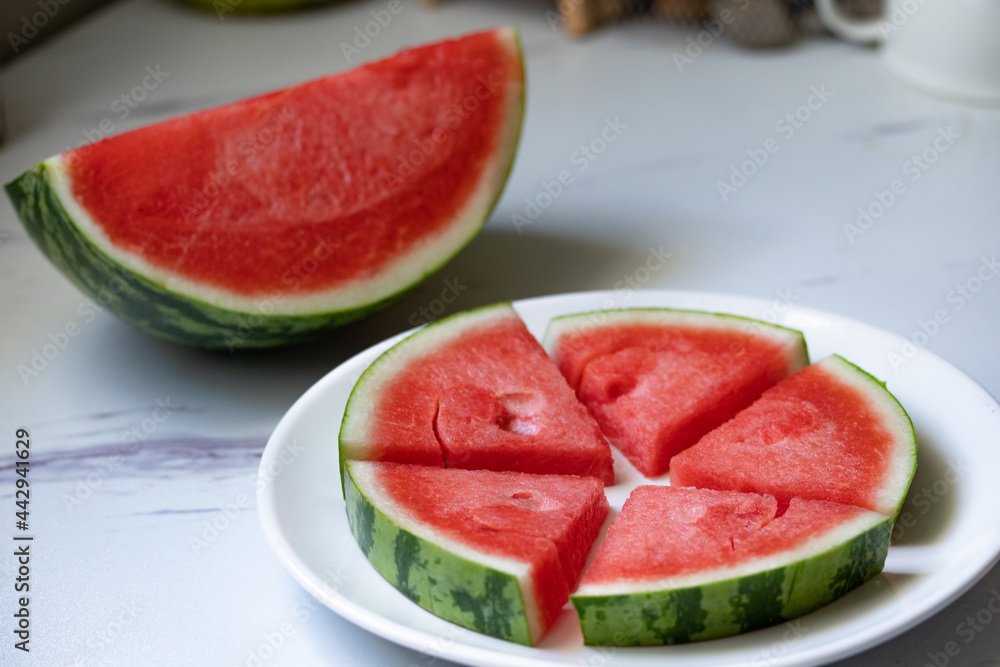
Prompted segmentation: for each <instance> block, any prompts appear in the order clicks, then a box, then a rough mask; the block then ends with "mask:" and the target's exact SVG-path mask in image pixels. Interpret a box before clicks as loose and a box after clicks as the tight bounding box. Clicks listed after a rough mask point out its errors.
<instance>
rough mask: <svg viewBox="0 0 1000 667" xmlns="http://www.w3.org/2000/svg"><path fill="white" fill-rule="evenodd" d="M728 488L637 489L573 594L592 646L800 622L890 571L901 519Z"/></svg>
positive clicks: (676, 640) (706, 636) (669, 641)
mask: <svg viewBox="0 0 1000 667" xmlns="http://www.w3.org/2000/svg"><path fill="white" fill-rule="evenodd" d="M776 512H777V501H776V500H775V499H774V497H773V496H762V495H756V494H746V493H737V492H731V491H729V492H727V491H711V490H703V489H682V488H676V487H665V486H641V487H638V488H636V489H635V490H634V491H633V492H632V495H631V496H630V497H629V499H628V500H627V501H626V502H625V505H624V506H623V507H622V511H621V513H620V514H619V515H618V516H617V517H616V518H615V520H614V522H613V523H612V524H611V526H610V527H609V528H608V533H607V538H606V540H605V541H604V542H603V543H602V544H601V546H600V547H599V548H598V550H597V555H596V556H595V558H594V562H593V564H592V565H591V566H590V568H589V569H588V570H587V572H586V573H585V574H584V577H583V581H582V582H581V583H580V588H579V589H578V590H577V592H576V593H575V594H573V596H572V601H573V605H574V607H575V608H576V610H577V613H578V614H579V616H580V625H581V627H582V629H583V636H584V640H585V642H586V643H587V644H605V645H607V644H610V645H618V646H632V645H647V644H677V643H682V642H688V641H696V640H702V639H712V638H715V637H722V636H726V635H731V634H736V633H739V632H746V631H749V630H754V629H757V628H761V627H766V626H769V625H773V624H775V623H779V622H781V621H784V620H789V619H792V618H796V617H798V616H801V615H803V614H806V613H808V612H810V611H813V610H814V609H816V608H818V607H820V606H822V605H824V604H827V603H829V602H831V601H833V600H835V599H836V598H838V597H840V596H841V595H843V594H845V593H847V592H848V591H850V590H852V589H854V588H856V587H857V586H859V585H861V584H862V583H864V582H865V581H867V580H868V579H870V578H871V577H873V576H875V575H876V574H877V573H878V572H880V571H881V570H882V565H883V563H884V561H885V557H886V552H887V550H888V548H889V535H890V533H891V530H892V519H891V518H889V517H886V516H884V515H882V514H878V513H876V512H870V511H868V510H865V509H861V508H858V507H851V506H848V505H838V504H835V503H830V502H825V501H815V500H800V499H794V500H792V501H791V504H790V505H789V507H788V509H787V511H786V512H785V513H784V514H782V515H780V516H776Z"/></svg>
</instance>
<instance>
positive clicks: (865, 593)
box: [258, 291, 1000, 667]
mask: <svg viewBox="0 0 1000 667" xmlns="http://www.w3.org/2000/svg"><path fill="white" fill-rule="evenodd" d="M514 306H515V308H516V309H517V311H518V312H519V313H520V314H521V316H522V317H523V318H524V320H525V322H526V323H527V324H528V328H529V329H530V330H531V331H532V333H534V334H535V335H536V336H538V337H539V338H541V336H542V335H543V333H544V331H545V327H546V325H547V323H548V321H549V319H550V318H552V317H554V316H557V315H563V314H567V313H575V312H581V311H588V310H598V309H605V308H612V307H625V306H627V307H635V306H668V307H673V308H694V309H701V310H711V311H717V312H726V313H734V314H738V315H745V316H750V317H757V318H762V319H767V320H772V321H777V322H778V323H780V324H784V325H786V326H790V327H793V328H796V329H800V330H802V331H803V332H804V333H805V335H806V341H807V343H808V345H809V351H810V356H811V358H812V359H813V360H814V361H815V360H818V359H820V358H822V357H824V356H826V355H828V354H831V353H834V352H836V353H838V354H841V355H842V356H844V357H846V358H848V359H850V360H851V361H853V362H854V363H856V364H858V365H859V366H861V367H862V368H864V369H865V370H867V371H869V372H870V373H872V374H874V375H875V376H877V377H879V378H881V379H883V380H886V381H887V382H888V388H889V390H890V391H892V392H893V393H894V394H895V395H896V397H897V398H898V399H899V400H900V402H901V403H902V404H903V406H904V407H905V408H906V409H907V411H908V412H909V414H910V417H911V418H912V419H913V423H914V426H915V427H916V431H917V440H918V444H919V447H920V456H919V465H918V470H917V477H916V479H915V480H914V483H913V485H912V487H911V490H910V495H909V497H908V499H907V502H906V504H905V505H904V508H903V512H902V513H901V515H900V521H901V522H902V521H903V520H905V524H904V523H897V530H896V534H897V538H898V539H897V540H896V541H895V543H894V544H893V546H892V547H891V548H890V550H889V557H888V559H887V561H886V567H885V572H884V573H883V574H882V575H879V576H878V577H877V578H876V579H874V580H872V581H870V582H868V583H867V584H865V585H864V586H862V587H860V588H859V589H857V590H855V591H853V592H851V593H850V594H848V595H847V596H845V597H843V598H841V599H840V600H838V601H836V602H834V603H833V604H831V605H828V606H827V607H824V608H823V609H820V610H819V611H817V612H814V613H812V614H809V615H808V616H805V617H803V618H802V619H800V620H799V621H797V622H795V621H793V622H791V623H788V624H784V625H780V626H776V627H772V628H767V629H764V630H759V631H756V632H751V633H747V634H744V635H739V636H736V637H729V638H725V639H716V640H712V641H707V642H700V643H694V644H687V645H680V646H665V647H641V648H640V647H637V648H590V647H585V646H584V645H583V642H582V637H581V635H580V628H579V624H578V622H577V621H576V616H575V614H573V612H572V611H571V609H570V608H569V607H567V609H566V610H564V612H563V615H562V617H561V618H560V619H559V621H558V623H557V625H556V627H555V628H554V629H553V630H552V631H551V632H550V633H549V634H548V635H547V636H546V637H545V638H544V640H543V641H542V643H541V645H540V646H537V647H535V648H529V647H524V646H519V645H516V644H512V643H510V642H505V641H502V640H499V639H494V638H492V637H487V636H484V635H480V634H478V633H475V632H472V631H469V630H465V629H463V628H460V627H458V626H456V625H453V624H451V623H448V622H447V621H443V620H441V619H439V618H437V617H435V616H433V615H432V614H430V613H428V612H426V611H424V610H423V609H421V608H420V607H418V606H417V605H416V604H413V603H412V602H411V601H409V600H408V599H407V598H405V597H404V596H403V595H402V594H400V593H399V592H398V591H396V590H395V589H394V588H393V587H392V586H391V585H390V584H389V583H388V582H386V581H385V580H384V579H382V577H381V576H380V575H379V574H378V573H377V572H376V571H375V570H374V568H372V567H371V565H369V563H368V561H367V560H366V559H365V557H364V555H363V554H362V553H361V550H360V549H359V548H358V547H357V545H356V544H355V542H354V539H353V537H352V536H351V533H350V529H349V527H348V524H347V516H346V513H345V511H344V501H343V500H342V498H341V493H340V482H339V473H338V465H337V433H338V431H339V429H340V420H341V417H342V415H343V412H344V407H345V405H346V403H347V399H348V396H349V395H350V392H351V389H352V387H353V386H354V383H355V382H356V381H357V379H358V377H359V376H360V375H361V373H362V371H364V369H365V368H366V367H367V366H368V365H369V364H370V363H371V362H372V361H373V360H374V359H375V358H376V357H377V356H378V355H379V354H380V353H381V352H383V351H384V350H385V349H387V348H388V347H389V346H391V345H392V344H393V343H395V342H396V341H398V340H399V339H400V338H402V337H403V336H405V335H406V334H401V335H400V336H396V337H394V338H392V339H390V340H387V341H384V342H383V343H380V344H379V345H376V346H374V347H372V348H370V349H368V350H366V351H364V352H362V353H361V354H359V355H357V356H355V357H353V358H352V359H350V360H348V361H347V362H345V363H344V364H342V365H341V366H339V367H338V368H336V369H334V370H333V371H331V372H330V373H329V374H327V375H326V377H324V378H323V379H322V380H320V381H319V382H318V383H316V385H315V386H313V387H312V388H311V389H310V390H309V391H307V392H306V393H305V394H304V395H303V396H302V397H301V398H300V399H299V400H298V401H297V402H296V403H295V405H293V406H292V408H291V410H289V411H288V414H286V415H285V417H284V418H283V419H282V420H281V422H280V423H279V424H278V427H277V429H275V431H274V434H273V435H272V436H271V439H270V440H269V441H268V444H267V448H266V449H265V451H264V455H263V458H262V460H261V464H260V475H259V486H258V509H259V513H260V518H261V523H262V524H263V528H264V533H265V534H266V536H267V539H268V540H269V541H270V543H271V546H272V547H273V548H274V550H275V551H276V552H277V554H278V557H279V558H280V559H281V561H282V562H283V563H284V565H285V567H287V568H288V570H289V572H291V573H292V576H294V577H295V579H296V580H297V581H298V582H299V583H300V584H302V586H304V587H305V588H306V590H308V591H309V592H310V593H311V594H312V595H314V596H316V597H317V598H318V599H319V600H320V601H321V602H322V603H323V604H325V605H326V606H327V607H329V608H330V609H332V610H333V611H335V612H337V613H338V614H340V615H341V616H343V617H344V618H346V619H348V620H350V621H351V622H353V623H356V624H357V625H359V626H361V627H363V628H366V629H367V630H369V631H371V632H373V633H375V634H377V635H380V636H382V637H384V638H386V639H388V640H390V641H393V642H397V643H399V644H402V645H404V646H408V647H410V648H413V649H416V650H418V651H423V652H425V653H429V654H432V655H434V656H437V657H440V658H445V659H448V660H453V661H456V662H461V663H467V664H472V665H497V666H498V667H512V666H521V665H604V664H614V665H616V666H621V667H625V666H629V667H631V666H638V665H663V664H666V663H667V661H668V660H669V664H670V665H672V666H673V667H708V666H710V665H752V666H755V667H756V666H764V665H767V666H769V667H770V666H775V667H776V666H779V665H781V666H787V665H817V664H822V663H824V662H828V661H831V660H834V659H837V658H844V657H847V656H850V655H853V654H855V653H858V652H860V651H863V650H864V649H866V648H869V647H872V646H874V645H876V644H878V643H881V642H884V641H886V640H888V639H889V638H891V637H893V636H895V635H897V634H899V633H901V632H903V631H905V630H906V629H908V628H910V627H912V626H914V625H916V624H917V623H919V622H920V621H922V620H924V619H926V618H928V617H929V616H931V615H932V614H934V613H935V612H936V611H938V610H940V609H942V608H943V607H944V606H946V605H947V604H948V603H949V602H951V601H952V600H954V599H955V598H956V597H958V596H959V595H960V594H961V593H963V592H964V591H965V590H967V589H968V588H969V587H970V586H971V585H972V584H973V583H975V581H976V580H977V579H978V578H979V577H980V576H982V575H983V574H984V573H986V572H987V571H988V570H989V568H990V567H991V566H992V565H993V563H994V562H996V560H997V558H998V555H1000V518H998V514H997V512H996V508H997V507H998V505H1000V503H998V484H997V481H996V480H997V479H998V477H1000V446H998V445H1000V406H998V405H997V403H996V401H995V400H993V398H992V397H990V396H989V394H987V393H986V391H985V390H983V389H982V388H981V387H979V386H978V385H977V384H976V383H975V382H973V381H972V380H971V379H969V378H968V377H967V376H965V375H964V374H962V373H961V372H960V371H958V370H957V369H955V368H954V367H952V366H950V365H949V364H947V363H946V362H944V361H943V360H941V359H939V358H938V357H936V356H934V355H933V354H931V353H929V352H927V351H926V350H920V351H916V348H911V347H906V341H905V340H904V339H903V338H900V337H899V336H895V335H893V334H890V333H887V332H885V331H881V330H879V329H876V328H874V327H871V326H868V325H865V324H861V323H859V322H856V321H853V320H850V319H847V318H844V317H839V316H836V315H830V314H827V313H823V312H820V311H816V310H811V309H808V308H799V307H795V306H787V305H786V304H781V303H768V302H765V301H760V300H756V299H748V298H742V297H734V296H726V295H719V294H704V293H693V292H668V291H648V292H635V293H626V292H590V293H582V294H568V295H560V296H550V297H543V298H537V299H528V300H524V301H518V302H515V304H514ZM891 355H897V356H896V357H892V356H891ZM907 355H909V357H908V356H907ZM901 360H905V363H901ZM894 365H895V368H894ZM615 470H616V473H617V474H618V478H619V482H618V484H616V485H615V486H614V487H613V488H612V489H610V490H609V491H610V492H609V500H610V501H611V504H612V506H615V507H620V506H621V503H622V501H624V499H625V497H626V496H627V495H628V491H629V490H630V489H631V488H632V487H634V486H636V485H637V483H639V482H640V481H641V478H639V476H638V475H637V474H636V473H635V471H634V470H633V469H632V468H631V466H629V465H628V464H627V463H626V462H624V461H623V460H622V459H620V457H618V456H617V454H616V458H615ZM907 524H908V525H907Z"/></svg>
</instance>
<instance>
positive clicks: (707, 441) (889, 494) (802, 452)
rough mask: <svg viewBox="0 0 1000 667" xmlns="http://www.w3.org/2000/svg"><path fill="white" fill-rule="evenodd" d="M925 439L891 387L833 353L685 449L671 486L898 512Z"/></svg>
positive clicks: (675, 466)
mask: <svg viewBox="0 0 1000 667" xmlns="http://www.w3.org/2000/svg"><path fill="white" fill-rule="evenodd" d="M916 465H917V444H916V440H915V438H914V433H913V425H912V424H911V422H910V418H909V417H908V416H907V414H906V411H905V410H903V408H902V406H901V405H900V404H899V402H898V401H897V400H896V399H895V397H893V395H892V394H890V393H889V392H888V391H887V390H886V388H885V385H884V384H883V383H881V382H879V381H878V380H876V379H875V378H873V377H872V376H871V375H869V374H868V373H866V372H864V371H863V370H861V369H860V368H858V367H857V366H855V365H854V364H851V363H850V362H848V361H847V360H845V359H843V358H842V357H839V356H836V355H834V356H831V357H827V358H826V359H823V360H822V361H819V362H817V363H815V364H813V365H812V366H809V367H807V368H805V369H803V370H801V371H799V372H798V373H796V374H795V375H793V376H791V377H790V378H788V379H787V380H785V381H783V382H781V383H780V384H778V385H776V386H775V387H773V388H771V389H769V390H768V391H766V392H765V393H764V395H763V396H761V398H760V399H759V400H757V401H756V402H755V403H754V404H753V405H751V406H750V407H749V408H747V409H746V410H744V411H742V412H740V413H739V414H738V415H737V416H736V417H735V418H734V419H733V420H732V421H730V422H728V423H727V424H725V425H723V426H722V427H720V428H718V429H716V430H715V431H712V432H711V433H709V434H708V435H706V436H705V437H704V438H702V439H701V440H700V441H699V442H698V444H696V445H695V446H694V447H692V448H690V449H688V450H687V451H685V452H683V453H681V454H679V455H678V456H676V457H675V458H674V460H673V463H672V464H671V468H670V483H671V484H673V485H675V486H694V487H699V488H705V489H720V490H732V491H747V492H754V493H767V494H771V495H774V496H775V497H776V498H777V499H778V503H779V506H781V507H784V506H786V505H787V504H788V502H789V501H790V500H791V499H792V498H805V499H814V500H828V501H831V502H837V503H843V504H847V505H857V506H858V507H864V508H867V509H869V510H872V511H875V512H880V513H882V514H884V515H886V516H893V517H894V516H896V514H897V513H898V512H899V508H900V506H901V505H902V503H903V499H904V497H905V496H906V491H907V489H908V488H909V486H910V481H911V480H912V479H913V474H914V472H915V470H916Z"/></svg>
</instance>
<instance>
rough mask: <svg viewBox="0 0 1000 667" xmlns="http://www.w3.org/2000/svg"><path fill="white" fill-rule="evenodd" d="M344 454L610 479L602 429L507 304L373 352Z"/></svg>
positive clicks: (347, 425)
mask: <svg viewBox="0 0 1000 667" xmlns="http://www.w3.org/2000/svg"><path fill="white" fill-rule="evenodd" d="M340 456H341V460H342V461H346V460H348V459H355V460H363V461H394V462H397V463H420V464H424V465H430V466H439V467H440V466H443V467H452V468H464V469H485V470H509V471H515V472H528V473H540V474H564V475H583V476H588V475H589V476H594V477H598V478H599V479H601V480H602V481H603V482H604V483H606V484H613V483H614V467H613V461H612V457H611V448H610V446H609V445H608V443H607V441H606V440H605V439H604V437H603V436H602V435H601V430H600V427H599V426H598V425H597V423H596V422H595V421H594V419H593V417H591V416H590V415H589V414H588V413H587V409H586V408H585V407H584V406H583V405H581V404H580V403H579V402H578V401H577V400H576V397H575V396H574V395H573V391H572V390H571V389H570V388H569V386H568V385H567V384H566V381H565V380H564V379H563V377H562V375H560V373H559V370H558V369H557V368H556V366H555V364H553V363H552V361H551V360H550V359H549V358H548V356H547V355H546V354H545V350H543V349H542V347H541V345H539V343H538V341H537V340H535V338H534V336H532V335H531V333H530V332H529V331H528V329H527V327H525V325H524V322H523V321H521V318H520V317H519V316H518V315H517V313H516V312H515V311H514V309H513V308H512V307H511V305H510V304H509V303H501V304H497V305H493V306H487V307H484V308H479V309H477V310H471V311H466V312H463V313H460V314H457V315H453V316H451V317H448V318H445V319H442V320H439V321H438V322H435V323H433V324H431V325H429V326H427V327H425V328H423V329H420V330H419V331H417V332H416V333H414V334H413V335H411V336H409V337H408V338H405V339H404V340H403V341H402V342H400V343H398V344H397V345H396V346H395V347H393V348H390V349H389V350H388V351H386V352H385V353H384V354H383V355H382V356H381V357H379V358H378V359H376V361H375V362H374V363H373V364H372V365H371V366H370V367H369V368H368V369H367V370H366V371H365V372H364V374H363V375H362V376H361V378H360V379H359V380H358V382H357V384H356V385H355V387H354V390H353V391H352V392H351V396H350V399H349V400H348V403H347V408H346V410H345V412H344V420H343V422H342V426H341V430H340Z"/></svg>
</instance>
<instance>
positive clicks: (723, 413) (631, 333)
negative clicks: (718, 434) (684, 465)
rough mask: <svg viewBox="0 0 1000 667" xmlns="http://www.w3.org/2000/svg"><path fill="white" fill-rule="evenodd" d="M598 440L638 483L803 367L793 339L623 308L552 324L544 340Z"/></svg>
mask: <svg viewBox="0 0 1000 667" xmlns="http://www.w3.org/2000/svg"><path fill="white" fill-rule="evenodd" d="M544 344H545V347H546V349H547V350H548V351H549V354H550V355H551V356H552V358H553V359H554V360H555V361H556V363H557V364H558V365H559V369H560V371H562V373H563V375H564V376H565V377H566V379H567V381H568V382H569V384H570V386H571V387H573V388H574V389H575V390H576V393H577V396H578V397H579V398H580V400H581V401H582V402H583V403H584V404H585V405H586V406H587V407H588V408H589V409H590V411H591V413H592V414H593V415H594V416H595V417H596V418H597V421H598V423H599V424H600V425H601V428H602V429H603V431H604V433H605V435H607V436H608V438H609V439H610V440H611V442H612V443H614V444H615V445H616V446H617V447H618V448H619V449H620V450H621V451H622V453H624V454H625V456H626V457H628V459H629V460H630V461H631V462H632V463H633V465H635V467H636V468H637V469H638V470H639V472H641V473H642V474H643V475H646V476H647V477H653V476H657V475H662V474H663V473H665V472H667V469H668V467H669V466H670V460H671V458H672V457H673V456H674V455H676V454H678V453H679V452H681V451H683V450H684V449H687V448H688V447H690V446H691V445H693V444H694V443H695V442H697V441H698V439H699V438H701V437H702V436H703V435H705V434H706V433H707V432H709V431H710V430H712V429H713V428H716V427H717V426H719V425H721V424H723V423H724V422H726V421H727V420H729V419H730V418H732V417H733V415H735V414H736V413H737V412H738V411H739V410H742V409H743V408H745V407H747V406H748V405H750V403H752V402H753V401H754V400H755V399H756V398H758V397H759V396H760V395H761V393H763V391H764V390H765V389H767V388H768V387H770V386H772V385H774V384H775V383H777V382H778V381H780V380H782V379H784V378H785V377H787V376H788V375H790V374H792V373H794V372H795V371H797V370H799V369H800V368H802V367H804V366H805V365H806V364H808V363H809V357H808V353H807V351H806V344H805V340H804V338H803V337H802V334H801V333H800V332H798V331H794V330H792V329H786V328H784V327H780V326H776V325H773V324H768V323H766V322H761V321H758V320H751V319H747V318H742V317H735V316H732V315H719V314H715V313H707V312H700V311H686V310H669V309H639V308H637V309H625V310H616V311H606V312H600V313H581V314H578V315H567V316H564V317H558V318H555V319H554V320H552V322H551V323H550V324H549V328H548V331H547V332H546V335H545V341H544Z"/></svg>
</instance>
